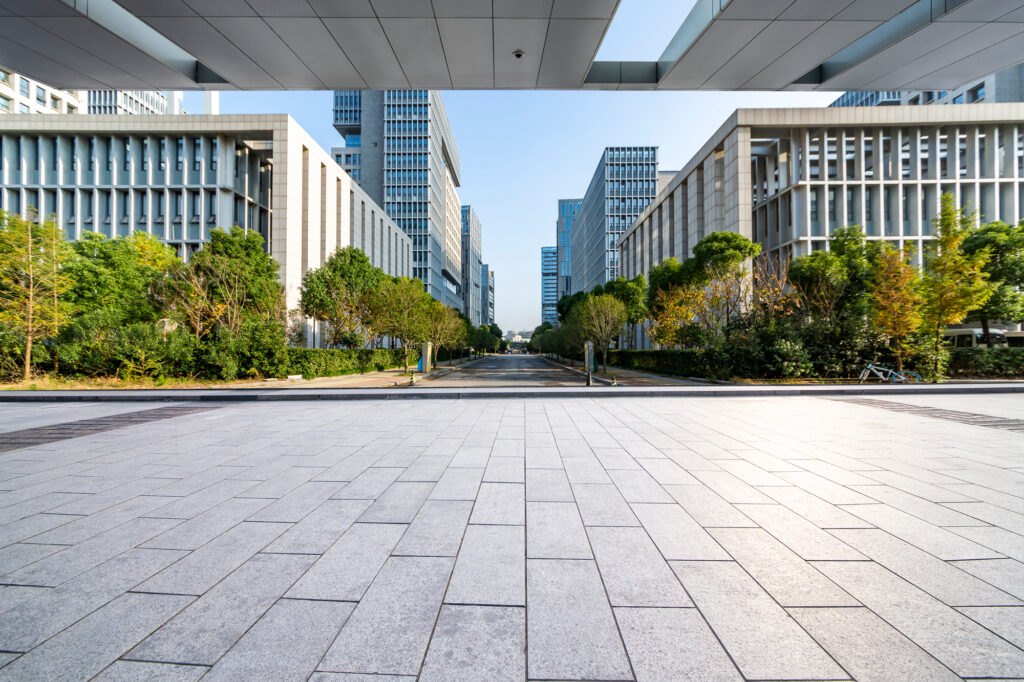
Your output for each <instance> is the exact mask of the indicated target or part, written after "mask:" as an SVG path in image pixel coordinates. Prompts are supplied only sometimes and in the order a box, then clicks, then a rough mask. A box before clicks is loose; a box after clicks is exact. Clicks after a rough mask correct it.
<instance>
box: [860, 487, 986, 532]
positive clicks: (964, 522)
mask: <svg viewBox="0 0 1024 682" xmlns="http://www.w3.org/2000/svg"><path fill="white" fill-rule="evenodd" d="M852 489H855V490H860V491H863V492H864V494H865V495H868V496H869V497H871V498H872V499H874V500H877V501H879V502H884V503H885V504H887V505H889V506H891V507H894V508H896V509H899V510H900V511H904V512H906V513H908V514H910V515H912V516H916V517H917V518H919V519H921V520H922V521H927V522H928V523H931V524H933V525H936V526H986V525H988V524H987V523H985V522H984V521H981V520H979V519H976V518H973V517H971V516H968V515H967V514H961V513H960V512H957V511H953V510H952V509H950V508H949V506H947V505H942V504H936V503H935V502H929V501H928V500H925V499H923V498H921V497H918V496H917V495H913V494H911V493H908V492H904V491H903V490H899V489H897V488H892V487H890V486H887V485H870V486H852Z"/></svg>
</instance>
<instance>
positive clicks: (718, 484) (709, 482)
mask: <svg viewBox="0 0 1024 682" xmlns="http://www.w3.org/2000/svg"><path fill="white" fill-rule="evenodd" d="M690 473H691V474H693V476H694V478H697V479H698V480H699V481H700V482H701V483H703V484H704V485H706V486H707V487H709V488H711V489H712V490H714V491H715V492H716V493H718V494H719V495H721V496H722V498H723V499H724V500H725V501H726V502H730V503H732V504H767V503H769V502H771V501H772V500H771V498H770V497H768V496H767V495H765V494H764V493H762V492H761V491H760V490H758V489H757V488H755V487H753V486H750V485H747V484H746V483H744V482H743V481H741V480H740V479H738V478H736V477H735V476H733V475H732V474H730V473H729V472H728V471H722V470H721V469H719V470H718V471H699V470H694V471H691V472H690Z"/></svg>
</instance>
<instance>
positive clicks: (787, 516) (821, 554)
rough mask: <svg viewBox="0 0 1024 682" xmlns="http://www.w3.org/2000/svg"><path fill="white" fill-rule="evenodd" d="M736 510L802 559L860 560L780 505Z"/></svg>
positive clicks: (858, 554)
mask: <svg viewBox="0 0 1024 682" xmlns="http://www.w3.org/2000/svg"><path fill="white" fill-rule="evenodd" d="M854 508H856V507H854ZM739 509H740V511H742V512H743V513H744V514H746V515H747V516H749V517H750V518H751V519H753V520H754V521H755V522H756V523H757V524H758V525H759V526H761V527H762V528H764V529H765V530H766V531H768V532H769V533H771V534H772V535H774V536H775V537H776V538H777V539H778V540H779V541H780V542H782V544H784V545H786V546H787V547H789V548H790V549H791V550H793V551H794V552H796V553H797V554H799V555H800V557H801V558H803V559H807V560H812V559H823V560H830V561H856V560H858V559H863V558H864V556H863V555H862V554H861V553H860V552H858V551H857V550H855V549H853V548H852V547H850V546H849V545H846V544H844V543H843V542H841V541H840V540H838V539H836V538H835V537H834V536H832V535H829V534H828V533H826V532H825V531H823V530H821V529H820V528H818V527H817V526H815V525H814V524H812V523H811V522H810V521H808V520H806V519H804V518H803V517H802V516H800V515H798V514H797V513H796V512H793V511H790V510H789V509H787V508H786V507H784V506H782V505H781V504H744V505H740V507H739Z"/></svg>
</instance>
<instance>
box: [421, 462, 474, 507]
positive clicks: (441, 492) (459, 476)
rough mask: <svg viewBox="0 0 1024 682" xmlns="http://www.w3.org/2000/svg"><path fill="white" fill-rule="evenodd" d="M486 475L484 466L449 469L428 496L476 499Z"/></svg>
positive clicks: (440, 498)
mask: <svg viewBox="0 0 1024 682" xmlns="http://www.w3.org/2000/svg"><path fill="white" fill-rule="evenodd" d="M483 476H484V470H483V469H482V468H471V469H448V470H447V471H445V472H444V473H443V474H442V475H441V478H440V479H438V481H437V485H435V486H434V489H433V490H431V491H430V495H428V496H427V498H428V499H431V500H475V499H476V494H477V491H478V490H479V489H480V481H481V479H482V478H483Z"/></svg>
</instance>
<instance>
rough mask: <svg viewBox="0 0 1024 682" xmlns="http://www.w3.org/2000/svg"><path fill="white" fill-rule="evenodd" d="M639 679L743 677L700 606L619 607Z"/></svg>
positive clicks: (721, 680) (722, 681)
mask: <svg viewBox="0 0 1024 682" xmlns="http://www.w3.org/2000/svg"><path fill="white" fill-rule="evenodd" d="M615 618H616V619H617V620H618V623H619V630H621V631H622V638H623V640H625V642H626V651H628V652H629V660H630V661H631V662H632V664H633V670H634V672H635V673H636V682H668V681H670V680H707V681H708V682H733V681H735V682H740V681H741V680H742V679H743V677H742V676H741V675H740V673H739V671H738V670H736V666H735V665H733V663H732V661H731V660H729V656H728V655H727V654H726V653H725V650H723V649H722V645H721V644H719V643H718V640H717V639H715V636H714V634H712V632H711V630H710V628H708V625H707V623H705V622H704V619H703V618H701V616H700V612H698V611H697V609H625V608H617V609H615Z"/></svg>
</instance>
